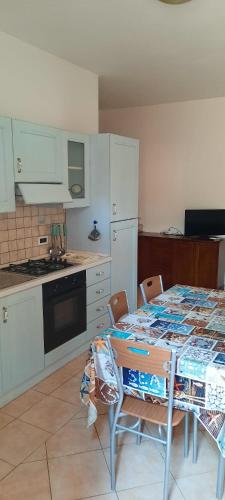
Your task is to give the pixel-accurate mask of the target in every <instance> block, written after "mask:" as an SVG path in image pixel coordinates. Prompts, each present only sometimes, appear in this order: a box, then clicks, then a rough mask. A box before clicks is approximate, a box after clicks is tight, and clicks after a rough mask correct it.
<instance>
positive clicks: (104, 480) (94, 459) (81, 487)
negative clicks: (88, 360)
mask: <svg viewBox="0 0 225 500" xmlns="http://www.w3.org/2000/svg"><path fill="white" fill-rule="evenodd" d="M49 472H50V482H51V491H52V500H62V499H63V500H77V499H80V498H85V497H89V496H95V495H101V494H105V493H109V492H110V481H109V471H108V468H107V465H106V463H105V459H104V456H103V452H102V451H100V450H99V451H89V452H88V453H81V454H78V455H68V456H67V457H60V458H54V459H50V460H49Z"/></svg>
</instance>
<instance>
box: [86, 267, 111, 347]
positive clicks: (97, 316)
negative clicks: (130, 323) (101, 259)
mask: <svg viewBox="0 0 225 500" xmlns="http://www.w3.org/2000/svg"><path fill="white" fill-rule="evenodd" d="M105 278H107V279H105ZM110 293H111V286H110V263H109V262H108V263H107V264H102V265H99V266H96V267H92V268H91V269H88V270H87V304H88V305H87V340H88V341H90V340H92V339H93V338H94V337H96V335H99V334H101V333H102V332H103V331H104V329H105V328H108V327H109V326H110V319H109V314H108V311H107V304H108V301H109V299H110Z"/></svg>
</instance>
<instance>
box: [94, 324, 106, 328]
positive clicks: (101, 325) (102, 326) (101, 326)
mask: <svg viewBox="0 0 225 500" xmlns="http://www.w3.org/2000/svg"><path fill="white" fill-rule="evenodd" d="M104 326H105V323H99V325H97V326H96V328H98V329H100V328H104Z"/></svg>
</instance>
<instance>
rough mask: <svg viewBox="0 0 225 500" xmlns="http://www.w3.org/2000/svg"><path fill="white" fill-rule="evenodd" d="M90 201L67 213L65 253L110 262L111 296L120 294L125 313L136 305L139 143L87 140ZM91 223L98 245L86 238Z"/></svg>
mask: <svg viewBox="0 0 225 500" xmlns="http://www.w3.org/2000/svg"><path fill="white" fill-rule="evenodd" d="M90 144H91V145H90V148H91V151H90V176H91V177H90V191H91V202H90V206H89V207H86V208H74V209H70V210H68V211H67V224H68V248H76V249H78V250H88V251H91V252H97V253H105V254H109V255H111V257H112V263H111V293H112V294H113V293H116V292H117V291H119V290H122V289H126V290H127V293H128V300H129V305H130V309H131V310H134V309H135V307H136V304H137V234H138V163H139V141H138V140H136V139H130V138H127V137H122V136H118V135H114V134H98V135H95V136H92V137H91V140H90ZM94 220H97V221H98V224H97V229H98V230H99V231H100V233H101V238H100V239H99V240H98V241H91V240H90V239H89V238H88V235H89V233H90V231H91V229H92V227H93V221H94Z"/></svg>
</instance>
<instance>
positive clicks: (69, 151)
mask: <svg viewBox="0 0 225 500" xmlns="http://www.w3.org/2000/svg"><path fill="white" fill-rule="evenodd" d="M89 149H90V146H89V136H88V135H81V134H73V133H71V132H64V134H63V168H64V176H65V177H64V183H65V185H67V186H68V189H69V192H70V195H71V197H72V202H71V203H66V204H65V205H64V206H65V208H73V207H86V206H88V205H90V152H89Z"/></svg>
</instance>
